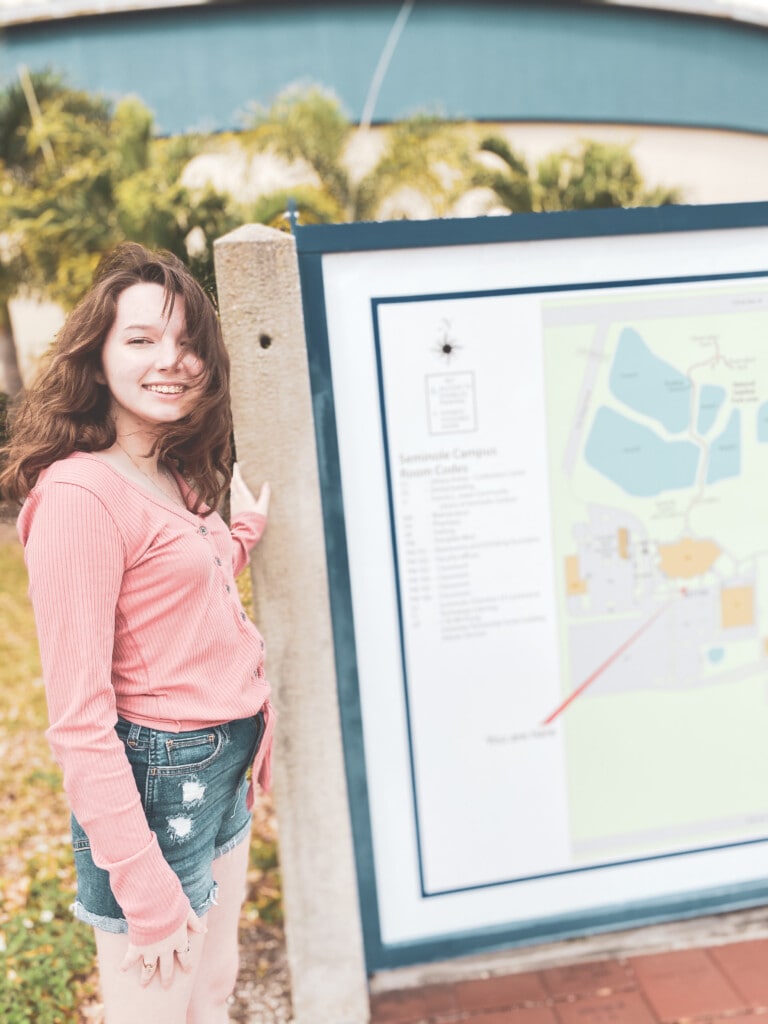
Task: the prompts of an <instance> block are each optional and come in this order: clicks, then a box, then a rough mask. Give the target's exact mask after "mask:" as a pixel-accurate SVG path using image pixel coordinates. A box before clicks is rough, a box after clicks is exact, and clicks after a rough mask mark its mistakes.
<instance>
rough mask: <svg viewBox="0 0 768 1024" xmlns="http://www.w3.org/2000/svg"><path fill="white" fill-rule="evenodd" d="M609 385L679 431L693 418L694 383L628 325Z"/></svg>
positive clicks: (619, 395) (637, 408)
mask: <svg viewBox="0 0 768 1024" xmlns="http://www.w3.org/2000/svg"><path fill="white" fill-rule="evenodd" d="M610 387H611V392H612V393H613V395H614V396H615V397H616V398H617V399H618V400H619V401H620V402H623V403H624V405H628V406H629V407H630V409H634V411H635V412H639V413H642V414H643V416H650V417H652V418H653V419H655V420H658V422H659V423H661V425H662V426H663V427H664V428H665V430H668V431H669V433H670V434H679V433H680V432H681V431H683V430H687V429H688V425H689V423H690V418H691V383H690V381H689V380H688V378H687V377H685V376H684V375H683V374H682V373H680V371H679V370H677V369H675V367H674V366H672V365H671V363H667V362H665V361H664V360H663V359H659V358H658V356H655V355H654V354H653V352H651V350H650V349H649V348H648V346H647V345H646V344H645V342H644V341H643V339H642V337H641V336H640V334H639V333H638V332H637V331H636V330H635V329H634V328H633V327H625V328H624V329H623V330H622V332H621V334H620V336H619V343H618V345H617V346H616V355H615V356H614V359H613V365H612V366H611V379H610Z"/></svg>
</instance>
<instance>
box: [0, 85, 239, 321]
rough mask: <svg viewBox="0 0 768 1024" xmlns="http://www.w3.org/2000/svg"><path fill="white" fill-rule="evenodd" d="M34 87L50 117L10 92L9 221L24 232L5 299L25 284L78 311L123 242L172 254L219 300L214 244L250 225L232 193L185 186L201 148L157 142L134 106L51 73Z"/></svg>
mask: <svg viewBox="0 0 768 1024" xmlns="http://www.w3.org/2000/svg"><path fill="white" fill-rule="evenodd" d="M32 84H33V88H34V90H35V94H36V96H37V99H38V102H39V106H40V110H41V116H40V117H36V118H33V117H32V115H31V114H30V112H29V110H28V109H27V106H26V100H25V98H24V96H23V92H22V90H21V87H20V86H19V85H12V86H10V87H9V88H8V89H7V90H6V91H5V92H4V93H2V94H0V144H3V145H4V146H5V148H4V149H3V150H0V218H1V219H3V220H5V221H7V222H8V223H11V224H13V226H14V227H13V231H12V232H11V233H9V236H8V244H7V245H6V247H5V250H4V252H3V254H2V257H1V258H2V262H3V264H4V266H3V270H4V271H5V273H4V278H5V281H6V291H5V293H3V294H0V300H4V301H7V299H8V298H10V297H11V296H12V295H13V294H14V293H15V292H16V291H17V290H18V289H19V288H20V287H24V288H26V289H27V290H31V291H36V292H39V293H42V294H45V295H46V296H47V297H48V298H50V299H53V300H54V301H57V302H60V303H61V304H62V305H63V306H65V307H71V306H72V305H74V303H75V302H76V301H77V300H78V299H79V297H80V296H81V295H82V293H83V292H84V291H85V289H86V288H87V287H88V285H89V284H90V281H91V279H92V275H93V271H94V269H95V267H96V265H97V264H98V261H99V259H100V258H101V256H102V255H103V253H104V252H106V251H107V250H108V249H110V248H112V247H113V246H114V245H116V244H117V243H118V242H120V241H123V240H125V239H130V240H132V241H137V242H142V243H144V244H146V245H149V246H151V247H163V248H167V249H170V250H171V251H172V252H174V253H176V255H178V256H179V257H181V258H182V259H183V260H185V262H187V263H188V264H189V266H190V268H191V269H192V272H193V273H194V274H196V276H198V278H199V279H200V280H201V282H202V283H203V284H204V286H206V287H208V288H209V290H211V291H212V290H213V240H214V239H215V238H216V237H218V236H219V235H221V234H224V233H226V232H227V231H229V230H231V228H233V227H234V226H236V225H237V224H239V223H241V221H242V217H241V211H240V210H239V209H238V208H237V207H236V206H235V204H234V203H233V202H232V201H231V199H230V198H229V197H228V196H225V195H221V194H218V193H216V192H215V191H214V190H213V189H210V188H209V189H205V190H203V191H202V192H201V193H197V192H193V191H192V190H190V189H188V188H185V187H184V186H183V185H182V184H181V181H180V176H181V173H182V170H183V168H184V166H185V165H186V163H187V162H188V160H189V159H190V158H191V156H192V155H194V154H195V152H197V151H198V150H199V148H200V146H201V142H200V140H198V139H196V138H195V137H190V138H187V139H184V140H181V141H172V142H161V141H155V140H154V139H153V118H152V115H151V113H150V112H149V111H148V110H147V108H146V107H145V106H144V105H143V104H142V103H141V101H140V100H138V99H137V98H135V97H128V98H126V99H124V100H122V101H121V102H120V103H119V104H118V105H117V106H116V107H114V108H113V107H112V106H111V105H110V104H109V103H107V101H105V100H104V99H102V98H100V97H92V96H90V95H88V94H85V93H80V92H77V91H75V90H71V89H69V88H68V87H67V86H66V85H65V83H64V82H63V81H62V80H61V79H59V78H57V77H55V76H53V75H50V74H48V73H45V74H43V75H33V76H32Z"/></svg>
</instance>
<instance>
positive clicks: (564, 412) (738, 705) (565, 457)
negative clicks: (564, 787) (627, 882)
mask: <svg viewBox="0 0 768 1024" xmlns="http://www.w3.org/2000/svg"><path fill="white" fill-rule="evenodd" d="M542 317H543V344H544V375H545V390H546V396H547V399H546V400H547V424H548V430H549V432H550V436H549V439H548V440H549V443H548V451H549V458H550V467H549V468H550V485H551V507H552V521H553V530H554V565H555V594H556V600H557V602H558V616H557V618H558V630H559V645H560V663H561V666H562V678H563V699H562V702H561V703H560V704H559V705H557V706H555V707H553V708H552V709H551V712H550V714H549V715H548V716H547V720H546V721H547V724H554V723H555V722H559V723H560V724H561V725H562V727H563V728H564V732H565V744H566V761H567V766H568V769H567V770H568V788H569V800H568V804H569V815H570V836H571V843H572V854H573V857H574V861H575V862H576V863H579V862H582V863H595V862H601V861H606V860H609V861H611V860H616V859H617V858H618V859H621V858H622V857H627V858H635V857H643V856H644V855H646V856H653V855H663V854H665V853H669V852H675V851H677V850H688V849H695V848H697V847H701V848H704V847H711V846H717V845H721V844H722V845H727V844H730V843H735V842H736V843H738V842H744V841H749V840H754V839H760V838H763V837H766V836H768V790H766V787H765V777H766V757H765V749H766V745H765V737H766V735H768V482H767V477H768V280H766V278H764V277H755V278H753V279H749V280H735V279H731V280H727V281H710V282H697V283H693V284H687V285H673V284H670V285H656V286H647V287H634V288H615V289H603V290H599V291H588V292H571V293H568V294H567V295H565V294H563V293H559V294H558V295H557V296H556V297H554V296H552V297H550V298H548V299H546V300H545V301H544V302H543V303H542Z"/></svg>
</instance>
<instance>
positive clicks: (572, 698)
mask: <svg viewBox="0 0 768 1024" xmlns="http://www.w3.org/2000/svg"><path fill="white" fill-rule="evenodd" d="M671 604H672V602H671V601H670V602H669V603H668V604H665V605H664V606H663V607H662V608H659V610H658V611H657V612H656V613H655V614H654V615H652V616H651V617H650V619H648V621H647V622H644V623H643V625H642V626H641V627H640V629H638V630H637V632H636V633H633V634H632V636H631V637H629V638H628V639H627V640H625V641H624V643H623V644H622V645H621V646H620V647H617V648H616V650H615V651H614V652H613V654H611V655H610V656H609V657H608V658H606V660H605V661H604V662H603V663H602V665H599V666H598V667H597V668H596V669H595V671H594V672H593V673H592V675H591V676H587V678H586V679H585V680H584V682H583V683H582V684H581V685H580V686H578V687H577V688H576V689H575V690H574V691H573V693H571V694H570V695H569V696H568V697H566V698H565V700H564V701H563V703H562V704H561V705H560V706H559V707H558V708H555V710H554V711H553V712H552V714H551V715H549V717H548V718H545V719H544V721H543V722H542V725H551V724H552V722H554V720H555V719H556V718H557V717H558V715H560V714H562V712H563V711H565V709H566V708H567V707H568V705H569V704H571V703H572V702H573V701H575V700H576V698H577V697H580V696H581V695H582V693H584V691H585V690H586V688H587V687H588V686H589V685H590V684H592V683H594V681H595V680H596V679H598V678H599V677H600V676H601V675H602V674H603V672H605V670H606V669H607V668H610V666H611V665H612V664H613V663H614V661H616V659H617V658H620V657H621V655H622V654H623V653H624V652H625V651H626V650H627V649H628V648H630V647H631V646H632V644H633V643H634V642H635V641H636V640H638V639H639V638H640V637H641V636H642V635H643V633H645V631H646V630H647V629H650V627H651V626H652V625H653V623H654V622H655V621H656V620H657V619H658V618H659V616H660V615H661V614H662V613H663V612H665V611H666V610H667V608H669V607H670V606H671Z"/></svg>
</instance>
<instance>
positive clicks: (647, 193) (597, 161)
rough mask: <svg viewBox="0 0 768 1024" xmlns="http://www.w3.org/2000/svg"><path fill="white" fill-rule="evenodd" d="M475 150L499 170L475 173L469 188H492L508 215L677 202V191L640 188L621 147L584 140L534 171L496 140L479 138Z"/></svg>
mask: <svg viewBox="0 0 768 1024" xmlns="http://www.w3.org/2000/svg"><path fill="white" fill-rule="evenodd" d="M480 150H481V152H484V153H492V154H493V155H494V156H496V157H498V159H499V160H500V161H501V162H502V163H503V164H504V165H505V166H504V167H503V169H500V170H489V169H487V168H486V167H483V168H481V169H478V170H477V171H476V172H475V175H474V179H473V180H474V184H475V185H482V186H486V187H487V188H490V189H492V190H493V191H494V192H495V193H496V196H497V198H498V200H499V202H500V203H501V205H502V206H505V207H506V208H507V209H508V210H511V211H512V212H514V213H530V212H541V211H548V210H588V209H595V208H605V207H630V206H660V205H662V204H664V203H676V202H679V201H680V192H679V190H678V189H674V188H668V189H667V188H656V189H652V190H648V189H647V188H646V186H645V183H644V181H643V177H642V174H641V173H640V170H639V168H638V166H637V163H636V162H635V159H634V157H633V156H632V153H631V149H630V147H629V146H626V145H619V144H616V143H603V142H595V141H591V140H585V141H583V142H582V143H581V144H580V145H579V146H577V147H574V148H571V149H564V150H560V151H558V152H555V153H550V154H549V155H547V156H545V157H544V158H543V159H542V160H540V161H539V163H538V165H537V167H536V171H535V173H532V172H531V169H530V168H529V166H528V163H527V162H526V160H525V158H524V157H522V156H521V155H520V154H519V153H516V152H515V151H514V150H513V149H512V148H511V147H510V146H509V145H508V144H507V143H506V142H505V141H504V139H500V138H498V137H497V136H491V137H489V138H487V139H484V140H483V142H482V143H481V145H480Z"/></svg>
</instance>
